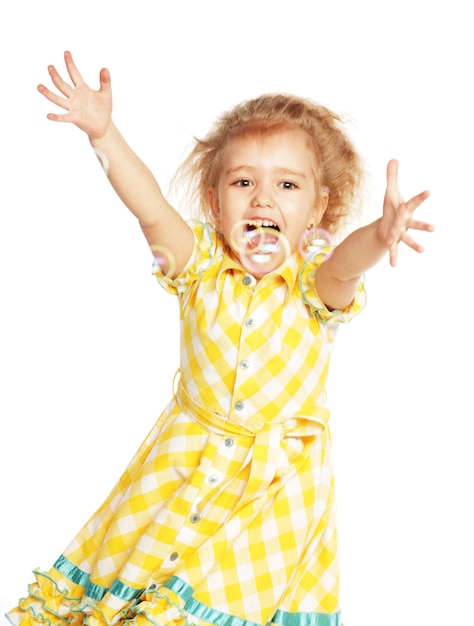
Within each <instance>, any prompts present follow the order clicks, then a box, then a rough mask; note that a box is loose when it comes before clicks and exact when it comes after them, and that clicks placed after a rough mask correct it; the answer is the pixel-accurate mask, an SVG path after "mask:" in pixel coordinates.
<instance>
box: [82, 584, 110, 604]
mask: <svg viewBox="0 0 474 626" xmlns="http://www.w3.org/2000/svg"><path fill="white" fill-rule="evenodd" d="M107 591H108V589H107V587H102V585H97V584H96V583H91V581H90V580H89V582H88V583H87V585H86V588H85V590H84V595H85V596H87V597H88V598H92V600H96V601H97V602H100V601H101V600H102V598H103V597H104V596H105V594H106V593H107Z"/></svg>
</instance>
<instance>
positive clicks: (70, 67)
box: [64, 50, 84, 87]
mask: <svg viewBox="0 0 474 626" xmlns="http://www.w3.org/2000/svg"><path fill="white" fill-rule="evenodd" d="M64 62H65V63H66V68H67V72H68V74H69V76H70V78H71V80H72V82H73V85H74V86H75V87H77V85H79V84H80V83H83V82H84V80H83V78H82V76H81V74H80V72H79V70H78V69H77V67H76V64H75V63H74V60H73V58H72V54H71V53H70V52H69V51H68V50H66V52H65V53H64Z"/></svg>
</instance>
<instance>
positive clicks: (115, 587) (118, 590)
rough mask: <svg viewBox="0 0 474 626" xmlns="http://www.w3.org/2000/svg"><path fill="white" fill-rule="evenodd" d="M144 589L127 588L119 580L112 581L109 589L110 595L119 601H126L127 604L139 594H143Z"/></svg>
mask: <svg viewBox="0 0 474 626" xmlns="http://www.w3.org/2000/svg"><path fill="white" fill-rule="evenodd" d="M143 591H144V589H136V588H135V587H129V586H128V585H126V584H125V583H122V582H120V580H114V582H113V583H112V587H110V593H111V594H112V595H114V596H115V597H117V598H120V599H121V600H126V601H127V602H128V601H130V600H133V599H134V598H136V597H137V596H139V595H140V594H141V593H143Z"/></svg>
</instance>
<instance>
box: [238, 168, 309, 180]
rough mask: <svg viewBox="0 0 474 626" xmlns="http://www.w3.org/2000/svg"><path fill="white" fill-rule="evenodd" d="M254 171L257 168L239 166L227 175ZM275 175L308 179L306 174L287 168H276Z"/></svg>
mask: <svg viewBox="0 0 474 626" xmlns="http://www.w3.org/2000/svg"><path fill="white" fill-rule="evenodd" d="M254 169H255V168H254V167H252V166H251V165H237V167H231V168H230V169H228V170H227V171H226V175H229V174H236V173H237V172H240V171H242V170H244V171H245V170H246V171H250V172H252V171H253V170H254ZM275 173H276V174H280V175H283V176H284V175H288V176H297V177H298V178H307V176H306V174H303V172H296V171H295V170H290V169H288V168H286V167H278V168H276V170H275Z"/></svg>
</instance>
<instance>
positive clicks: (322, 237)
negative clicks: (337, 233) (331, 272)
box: [298, 228, 333, 261]
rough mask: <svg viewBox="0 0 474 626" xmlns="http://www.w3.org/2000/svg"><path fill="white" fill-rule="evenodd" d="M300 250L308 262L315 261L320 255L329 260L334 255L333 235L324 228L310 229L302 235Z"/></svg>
mask: <svg viewBox="0 0 474 626" xmlns="http://www.w3.org/2000/svg"><path fill="white" fill-rule="evenodd" d="M298 248H299V251H300V254H301V256H302V257H303V258H304V259H306V260H307V261H314V260H315V258H316V257H317V256H318V255H320V254H324V258H325V259H326V260H327V259H328V258H329V257H330V256H331V254H332V253H333V248H332V235H331V233H328V232H327V230H324V229H323V228H308V229H307V230H305V232H304V233H303V234H302V236H301V238H300V241H299V246H298Z"/></svg>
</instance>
